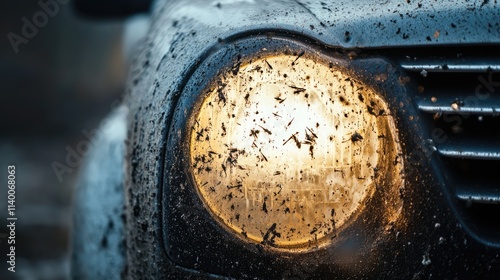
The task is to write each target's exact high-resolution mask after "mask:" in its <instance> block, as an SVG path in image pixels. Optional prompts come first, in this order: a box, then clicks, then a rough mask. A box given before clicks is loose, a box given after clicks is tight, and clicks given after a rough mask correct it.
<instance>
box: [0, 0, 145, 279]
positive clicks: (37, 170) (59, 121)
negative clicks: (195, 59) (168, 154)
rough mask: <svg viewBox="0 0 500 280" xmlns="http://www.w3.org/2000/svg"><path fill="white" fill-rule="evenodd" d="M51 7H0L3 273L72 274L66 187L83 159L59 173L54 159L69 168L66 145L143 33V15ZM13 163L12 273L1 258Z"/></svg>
mask: <svg viewBox="0 0 500 280" xmlns="http://www.w3.org/2000/svg"><path fill="white" fill-rule="evenodd" d="M48 1H50V0H41V1H40V2H44V3H45V2H48ZM52 2H54V3H57V4H59V2H61V3H64V2H68V1H62V0H59V2H56V1H55V0H52ZM90 2H92V1H90ZM58 6H59V10H58V11H57V12H54V13H53V15H49V16H48V17H47V20H45V18H44V17H43V16H40V13H39V12H40V11H44V10H43V8H42V7H41V5H40V4H39V1H34V0H33V1H27V0H25V1H8V2H7V3H3V6H2V8H1V9H0V38H1V39H0V90H1V94H0V182H1V183H0V186H1V187H0V279H67V278H68V277H69V270H70V265H69V250H70V240H71V238H70V234H71V233H70V228H71V203H72V193H73V190H74V183H75V180H76V179H77V177H78V170H79V167H80V165H81V163H80V162H77V163H76V164H75V167H71V168H70V169H71V171H68V172H64V173H62V172H60V173H59V176H58V174H57V172H55V170H54V163H60V164H62V165H65V166H67V164H66V157H67V156H68V154H69V153H70V152H69V151H70V150H74V151H75V150H77V145H78V143H80V142H81V141H82V140H88V136H87V135H86V134H85V133H84V132H83V131H84V130H85V131H91V130H92V129H95V128H97V126H98V125H99V122H100V121H101V120H102V119H103V118H104V117H105V116H106V115H107V114H108V113H109V112H110V111H111V110H112V108H114V107H116V105H117V104H118V102H119V101H120V100H121V95H122V93H123V92H124V85H125V81H126V77H127V72H128V68H129V62H130V60H131V56H132V54H133V52H134V50H135V49H136V46H137V45H138V44H139V43H140V40H141V38H143V36H144V35H145V34H146V32H147V26H148V15H147V14H145V13H142V14H140V15H136V16H133V17H128V18H126V19H125V18H123V17H121V18H116V17H114V18H112V19H102V18H89V17H84V16H82V15H81V14H80V13H77V12H76V11H75V8H74V6H73V3H72V2H71V1H70V2H69V3H67V4H59V5H58ZM53 11H55V9H53ZM37 15H38V18H37ZM34 16H35V18H34ZM24 17H25V18H26V19H27V20H28V21H29V22H31V23H33V21H34V20H35V21H36V20H38V24H39V25H40V27H39V28H36V29H38V30H37V31H36V32H32V35H33V36H32V38H25V39H26V41H23V43H19V45H18V46H15V45H16V44H13V43H12V42H11V41H12V40H13V39H12V38H13V36H14V35H12V34H13V33H14V34H16V35H18V36H23V26H24V25H25V22H24V21H23V18H24ZM35 27H36V26H35ZM28 31H33V30H28ZM9 34H10V35H9ZM16 38H17V37H16ZM16 42H17V41H16ZM16 48H17V49H18V50H17V51H16V50H15V49H16ZM16 52H17V53H16ZM11 164H14V165H15V166H16V180H17V182H16V183H17V184H16V216H17V218H18V220H17V222H16V273H10V272H8V271H7V267H8V266H7V262H6V261H7V256H6V254H7V253H8V252H7V248H8V247H7V245H8V244H7V239H6V238H5V236H6V234H7V233H8V229H7V227H6V225H7V220H6V217H7V166H8V165H11ZM59 171H60V170H59Z"/></svg>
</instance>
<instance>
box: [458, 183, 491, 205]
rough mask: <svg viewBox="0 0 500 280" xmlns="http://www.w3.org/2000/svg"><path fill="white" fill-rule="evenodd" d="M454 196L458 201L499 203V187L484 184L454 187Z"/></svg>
mask: <svg viewBox="0 0 500 280" xmlns="http://www.w3.org/2000/svg"><path fill="white" fill-rule="evenodd" d="M456 196H457V197H458V199H460V200H464V201H471V202H475V203H492V204H499V203H500V187H499V186H494V185H485V184H470V185H467V186H456Z"/></svg>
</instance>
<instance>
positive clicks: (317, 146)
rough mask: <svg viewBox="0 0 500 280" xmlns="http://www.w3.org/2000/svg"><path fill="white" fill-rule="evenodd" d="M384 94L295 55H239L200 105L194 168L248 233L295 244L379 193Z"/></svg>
mask: <svg viewBox="0 0 500 280" xmlns="http://www.w3.org/2000/svg"><path fill="white" fill-rule="evenodd" d="M386 113H387V106H386V104H385V103H384V102H383V100H382V99H381V98H379V97H378V95H377V94H376V93H375V92H374V91H372V90H371V89H369V88H368V87H366V86H364V85H363V84H361V83H360V82H358V81H356V80H354V79H352V78H351V77H349V75H347V74H345V73H343V72H341V71H340V70H338V69H336V68H335V66H334V65H331V64H330V65H328V64H326V63H320V62H317V61H314V60H313V59H310V58H306V57H300V54H299V55H298V56H297V55H294V56H292V55H285V54H283V55H278V56H271V57H266V58H260V59H256V60H253V61H251V62H249V63H247V64H245V65H239V64H237V65H236V66H235V67H234V68H233V69H228V70H227V72H225V73H222V74H221V75H220V77H219V78H218V80H216V81H215V82H214V83H213V84H212V85H211V86H210V87H209V89H207V94H206V96H205V98H204V100H203V101H202V102H201V105H200V106H199V108H197V110H195V112H194V113H193V117H192V118H193V122H192V123H193V125H192V131H191V134H190V139H189V141H190V143H189V153H190V162H191V163H190V165H191V173H192V175H193V179H194V182H195V185H196V187H197V189H198V192H199V194H200V196H201V198H202V200H203V201H204V203H205V205H206V206H207V207H208V208H209V209H210V211H211V212H212V214H213V215H214V216H215V217H216V218H217V219H218V220H219V221H220V222H222V224H224V225H226V226H227V227H228V228H230V229H231V230H232V231H234V232H235V233H238V234H239V235H240V236H241V237H243V238H244V239H246V240H251V241H254V242H258V243H262V244H268V245H271V246H274V247H282V248H294V247H295V248H298V247H301V246H306V245H307V244H311V242H316V241H320V240H323V239H325V240H328V239H329V238H328V237H333V236H335V235H336V233H337V231H338V230H340V229H342V227H343V226H345V225H346V224H347V223H348V221H349V220H350V219H351V218H352V217H353V216H355V214H356V213H357V212H359V211H361V209H362V208H363V205H364V204H363V203H364V202H365V201H366V200H367V199H368V198H369V197H370V196H371V195H372V194H373V193H374V185H375V184H374V181H375V176H376V172H377V168H378V167H379V165H381V164H384V163H382V161H383V160H382V158H380V157H381V155H383V154H384V153H386V151H385V147H386V146H385V145H382V144H381V141H384V138H385V136H384V135H386V134H387V130H389V127H390V126H391V124H389V123H388V119H387V118H386V117H385V116H386V115H387V114H386Z"/></svg>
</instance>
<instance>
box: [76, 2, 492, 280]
mask: <svg viewBox="0 0 500 280" xmlns="http://www.w3.org/2000/svg"><path fill="white" fill-rule="evenodd" d="M153 7H154V16H153V18H154V20H153V22H152V25H151V30H150V33H149V37H148V39H147V40H146V41H145V42H144V44H143V46H142V49H141V50H140V52H139V54H138V57H137V59H136V61H135V64H134V65H135V67H134V69H133V70H132V72H131V76H130V79H129V81H130V83H129V90H128V93H127V99H126V101H125V102H124V105H123V107H122V109H121V110H120V111H117V112H116V113H115V114H114V115H113V117H112V122H111V123H113V124H114V126H113V127H117V129H118V130H119V131H120V133H118V134H117V135H118V137H114V136H112V134H109V135H108V134H104V135H103V137H102V138H101V139H100V140H99V141H101V142H100V143H102V145H100V146H99V148H97V150H96V151H94V155H93V156H91V158H90V161H89V163H88V168H87V171H86V173H84V174H86V175H84V176H83V177H82V181H81V182H80V190H81V193H80V194H79V197H78V202H77V210H78V209H85V211H82V212H78V211H77V212H76V229H77V230H76V231H75V232H78V234H76V235H75V245H76V247H75V248H77V250H76V252H83V253H81V254H77V253H75V257H74V264H75V266H74V267H76V268H77V269H75V270H74V273H75V276H80V277H82V278H85V275H89V276H87V277H91V275H93V276H95V277H103V276H105V275H109V272H107V271H108V270H109V269H110V268H113V271H115V272H116V271H120V272H121V275H122V277H123V278H132V279H141V278H148V279H149V278H158V279H163V278H185V277H193V278H201V279H205V278H223V277H230V278H238V279H239V278H244V279H246V278H256V279H279V278H285V279H288V278H294V279H308V278H311V279H331V278H346V279H359V278H373V279H379V278H389V279H401V278H404V279H406V278H413V279H424V278H430V277H437V278H453V279H455V278H457V279H469V278H474V277H476V278H490V279H494V278H496V277H498V274H499V272H500V265H499V253H500V251H499V248H500V231H499V229H500V225H499V223H498V221H497V220H498V219H496V218H495V217H496V216H495V214H496V213H498V212H500V210H499V205H498V204H497V202H498V201H499V200H500V199H499V197H500V195H499V193H498V190H499V187H498V179H497V176H496V175H495V170H498V169H497V167H498V165H499V163H498V161H499V160H500V158H499V156H498V148H499V145H498V144H499V142H498V139H499V138H498V137H499V136H500V135H498V134H499V133H498V131H499V130H498V129H497V128H498V126H499V121H498V119H497V110H500V107H499V103H496V100H497V97H496V96H495V92H494V91H493V90H491V89H495V88H498V82H495V81H496V79H498V78H496V77H498V74H496V72H498V71H499V70H500V67H499V66H498V65H500V64H499V63H498V62H499V61H500V60H499V57H500V55H499V53H498V46H499V45H500V25H499V22H498V20H496V19H498V18H500V7H499V5H498V4H497V3H496V2H494V1H484V2H473V3H462V2H459V1H456V2H450V3H437V2H434V1H421V2H413V1H380V3H378V2H377V3H373V2H371V1H361V2H359V3H358V2H357V3H352V2H350V1H335V2H332V3H330V2H329V3H325V2H320V1H313V2H301V1H217V2H213V3H206V2H203V1H190V2H184V1H167V2H165V3H164V2H162V1H158V2H156V3H155V4H154V6H153ZM285 75H286V76H285ZM480 86H481V87H480ZM488 86H489V88H488ZM488 90H490V91H488ZM497 90H498V89H497ZM486 93H488V94H486ZM125 131H126V133H125ZM103 156H104V158H106V159H107V160H103V159H100V158H101V157H103ZM122 166H125V168H121V167H122ZM93 169H94V170H95V169H97V170H111V169H112V170H115V171H113V172H110V173H106V174H101V175H100V176H98V177H95V176H93V174H94V173H93V172H95V171H92V170H93ZM103 186H109V189H105V188H103ZM98 188H100V189H99V192H97V191H95V190H96V189H98ZM97 193H99V194H100V195H97ZM102 205H106V207H102ZM79 207H80V208H79ZM98 209H100V210H98ZM287 209H288V210H287ZM92 215H95V216H96V217H97V218H95V219H94V218H93V219H90V218H89V217H91V216H92ZM289 217H292V218H289ZM110 225H112V226H110ZM79 234H80V235H83V234H92V235H93V236H104V237H105V238H106V240H108V242H107V243H106V246H104V245H103V243H102V240H103V239H102V238H96V239H95V240H96V241H99V242H96V244H94V245H89V244H87V243H85V242H82V240H83V239H81V238H80V237H79V236H78V235H79ZM109 240H113V241H112V246H110V243H109ZM91 246H94V247H93V249H92V250H90V249H88V248H89V247H91ZM88 255H93V256H94V257H95V256H98V257H97V258H96V259H95V260H102V261H100V263H99V264H96V263H93V264H92V265H91V266H90V265H89V263H90V262H87V261H86V260H85V259H86V257H87V256H88ZM90 267H93V268H94V271H92V272H89V271H90V269H89V268H90Z"/></svg>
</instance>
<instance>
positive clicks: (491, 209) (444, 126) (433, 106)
mask: <svg viewBox="0 0 500 280" xmlns="http://www.w3.org/2000/svg"><path fill="white" fill-rule="evenodd" d="M408 53H410V54H408ZM398 60H399V63H400V65H401V66H402V68H403V69H405V70H406V72H407V73H408V75H409V77H410V79H411V80H412V81H413V82H414V83H413V85H414V87H415V89H414V90H415V96H414V101H415V103H416V105H417V108H418V109H419V110H420V111H421V112H422V115H423V116H424V117H423V119H424V121H425V122H426V123H427V125H428V126H427V127H428V128H429V129H430V131H429V133H430V135H431V138H432V142H433V145H434V146H435V148H436V152H437V153H438V154H439V156H440V157H441V159H442V162H443V164H442V166H441V169H442V170H439V172H444V176H443V177H444V178H446V182H445V184H446V185H447V186H448V187H449V188H450V190H451V191H450V193H451V194H452V195H453V196H454V197H453V198H452V200H454V201H455V202H456V203H457V206H458V207H457V209H458V211H457V212H458V214H459V215H461V220H462V221H464V223H466V225H467V228H468V229H469V230H470V231H471V232H472V233H473V234H474V235H475V236H477V237H479V239H481V240H483V241H485V242H486V243H494V244H500V218H499V215H500V73H499V72H500V51H499V48H498V46H483V47H473V46H469V47H462V48H452V47H449V48H431V49H428V48H427V49H425V50H416V51H415V52H407V53H406V54H405V55H403V56H401V57H400V58H399V59H398Z"/></svg>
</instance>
